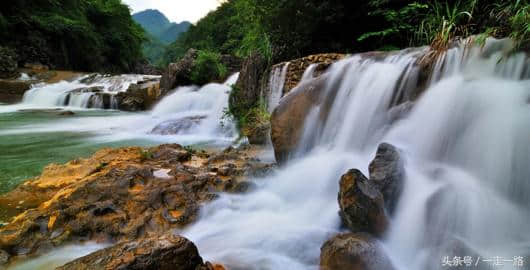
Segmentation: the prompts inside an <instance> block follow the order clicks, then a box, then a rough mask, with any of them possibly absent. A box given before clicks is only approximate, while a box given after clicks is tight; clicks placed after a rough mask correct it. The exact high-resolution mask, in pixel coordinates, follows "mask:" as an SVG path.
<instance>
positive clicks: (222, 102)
mask: <svg viewBox="0 0 530 270" xmlns="http://www.w3.org/2000/svg"><path fill="white" fill-rule="evenodd" d="M238 77H239V73H236V74H234V75H232V76H230V78H228V79H227V81H226V82H225V83H224V84H218V83H210V84H207V85H205V86H203V87H201V88H200V89H199V88H197V87H196V86H185V87H179V88H177V89H176V90H175V91H174V93H173V94H171V95H169V96H167V97H165V98H164V99H162V100H161V101H160V102H159V103H158V104H157V105H156V107H155V108H154V109H153V111H152V113H151V115H152V117H153V118H156V119H158V121H157V122H158V123H160V120H163V122H162V123H160V124H158V125H157V126H156V127H155V128H154V129H153V131H152V132H153V133H155V134H161V135H165V134H171V135H189V136H199V137H200V136H210V137H216V136H221V137H227V138H232V137H236V136H237V131H236V128H235V125H234V123H233V122H232V121H230V120H229V119H228V118H227V117H225V113H226V109H227V107H228V98H229V94H230V91H231V89H232V85H233V84H235V83H236V81H237V79H238Z"/></svg>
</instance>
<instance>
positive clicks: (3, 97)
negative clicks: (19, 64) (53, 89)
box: [0, 79, 31, 103]
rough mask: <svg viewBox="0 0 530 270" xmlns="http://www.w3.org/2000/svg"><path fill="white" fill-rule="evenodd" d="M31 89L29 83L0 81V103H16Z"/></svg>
mask: <svg viewBox="0 0 530 270" xmlns="http://www.w3.org/2000/svg"><path fill="white" fill-rule="evenodd" d="M30 88H31V82H29V81H18V80H2V79H0V102H5V103H16V102H20V101H21V100H22V97H24V93H26V91H28V90H29V89H30Z"/></svg>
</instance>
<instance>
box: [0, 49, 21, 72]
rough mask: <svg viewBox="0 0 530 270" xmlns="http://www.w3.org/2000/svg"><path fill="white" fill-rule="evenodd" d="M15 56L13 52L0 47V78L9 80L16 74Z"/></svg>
mask: <svg viewBox="0 0 530 270" xmlns="http://www.w3.org/2000/svg"><path fill="white" fill-rule="evenodd" d="M17 68H18V63H17V54H16V53H15V50H13V49H10V48H6V47H0V78H9V77H13V76H14V75H16V74H17Z"/></svg>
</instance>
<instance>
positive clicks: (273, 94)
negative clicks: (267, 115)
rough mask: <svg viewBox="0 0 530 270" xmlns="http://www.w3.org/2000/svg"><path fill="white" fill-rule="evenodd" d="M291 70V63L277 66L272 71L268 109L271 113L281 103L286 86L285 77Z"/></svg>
mask: <svg viewBox="0 0 530 270" xmlns="http://www.w3.org/2000/svg"><path fill="white" fill-rule="evenodd" d="M288 69H289V62H287V63H285V64H283V65H280V66H275V67H274V68H273V70H272V71H271V74H270V78H269V95H268V100H267V108H268V110H269V112H272V111H274V109H275V108H276V106H278V104H279V103H280V99H281V98H282V96H283V88H284V85H285V77H286V76H287V70H288Z"/></svg>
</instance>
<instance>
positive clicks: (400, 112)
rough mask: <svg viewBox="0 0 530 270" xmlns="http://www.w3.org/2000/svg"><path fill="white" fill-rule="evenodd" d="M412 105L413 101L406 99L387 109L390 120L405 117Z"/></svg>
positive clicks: (393, 120)
mask: <svg viewBox="0 0 530 270" xmlns="http://www.w3.org/2000/svg"><path fill="white" fill-rule="evenodd" d="M413 107H414V102H412V101H406V102H404V103H401V104H399V105H397V106H394V107H392V108H390V110H388V112H387V115H388V118H389V120H390V122H395V121H398V120H401V119H403V118H405V117H406V116H407V115H408V114H409V112H410V111H411V110H412V108H413Z"/></svg>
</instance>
